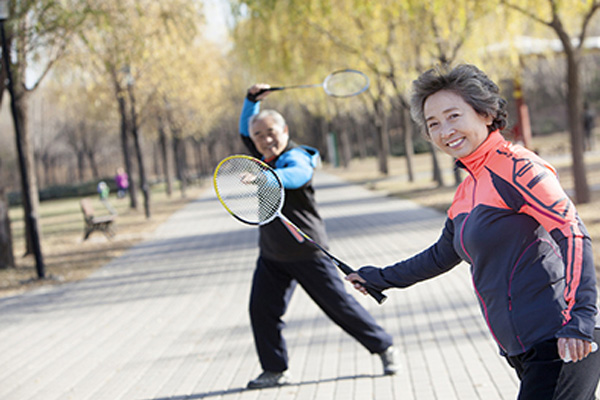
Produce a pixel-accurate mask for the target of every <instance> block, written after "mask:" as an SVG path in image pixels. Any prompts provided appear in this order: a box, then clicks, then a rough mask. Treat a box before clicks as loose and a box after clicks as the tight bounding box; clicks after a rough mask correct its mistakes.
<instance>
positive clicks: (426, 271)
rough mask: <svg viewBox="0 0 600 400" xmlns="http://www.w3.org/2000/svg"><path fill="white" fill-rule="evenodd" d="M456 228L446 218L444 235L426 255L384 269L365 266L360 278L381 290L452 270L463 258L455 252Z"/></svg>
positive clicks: (422, 254)
mask: <svg viewBox="0 0 600 400" xmlns="http://www.w3.org/2000/svg"><path fill="white" fill-rule="evenodd" d="M453 237H454V226H453V223H452V221H451V220H450V219H449V218H448V219H446V224H445V226H444V229H443V231H442V235H441V236H440V238H439V239H438V240H437V242H436V243H434V244H433V245H432V246H431V247H429V248H428V249H427V250H424V251H423V252H421V253H419V254H417V255H415V256H413V257H411V258H408V259H406V260H404V261H400V262H398V263H396V264H394V265H390V266H388V267H385V268H377V267H372V266H366V267H362V268H360V269H359V270H358V273H359V275H360V276H361V277H362V278H364V279H365V280H366V281H367V282H369V284H371V285H372V286H373V287H375V288H376V289H378V290H384V289H389V288H391V287H399V288H404V287H408V286H411V285H414V284H415V283H417V282H421V281H424V280H426V279H430V278H433V277H435V276H438V275H440V274H443V273H444V272H447V271H449V270H451V269H452V268H453V267H455V266H456V265H457V264H458V263H460V261H461V259H460V257H459V255H458V254H457V253H456V252H455V251H454V247H453V246H452V239H453Z"/></svg>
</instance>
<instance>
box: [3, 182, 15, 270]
mask: <svg viewBox="0 0 600 400" xmlns="http://www.w3.org/2000/svg"><path fill="white" fill-rule="evenodd" d="M5 189H6V188H5V187H4V184H3V182H1V181H0V269H8V268H14V267H15V256H14V252H13V241H12V233H11V230H10V218H9V216H8V210H9V204H8V199H7V197H6V190H5Z"/></svg>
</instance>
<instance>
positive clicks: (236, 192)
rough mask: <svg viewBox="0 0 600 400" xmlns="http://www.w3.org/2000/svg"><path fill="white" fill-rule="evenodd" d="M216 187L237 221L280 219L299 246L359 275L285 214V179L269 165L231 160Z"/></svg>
mask: <svg viewBox="0 0 600 400" xmlns="http://www.w3.org/2000/svg"><path fill="white" fill-rule="evenodd" d="M213 185H214V187H215V192H216V193H217V197H218V198H219V201H220V202H221V204H222V205H223V207H225V209H226V210H227V211H228V212H229V214H231V215H232V216H233V217H235V218H236V219H237V220H239V221H241V222H243V223H245V224H250V225H265V224H268V223H269V222H271V221H273V220H274V219H275V218H279V219H280V220H281V222H282V223H283V224H284V225H285V226H286V227H287V228H288V230H289V231H290V233H291V234H292V235H293V236H294V237H295V238H296V240H298V242H301V243H302V242H304V241H308V242H310V243H311V244H312V245H314V246H316V247H317V248H318V249H319V250H321V251H322V252H323V253H325V254H326V255H327V256H328V257H329V258H330V259H331V261H332V262H333V263H334V264H335V265H336V266H337V267H338V268H339V269H340V270H341V271H342V272H343V273H344V274H345V275H348V274H351V273H352V272H355V271H354V269H352V268H351V267H350V266H349V265H348V264H346V263H344V262H343V261H341V260H340V259H338V258H337V257H335V256H333V255H332V254H331V253H329V252H328V251H327V250H326V249H325V248H323V246H321V245H320V244H319V243H317V242H315V241H314V240H313V239H312V238H311V237H310V236H308V235H307V234H306V233H304V232H303V231H302V230H301V229H300V228H298V227H297V226H296V225H294V224H293V223H292V222H291V221H290V220H289V219H287V218H286V217H285V216H284V215H283V214H282V213H281V209H282V208H283V203H284V199H285V190H284V188H283V184H282V183H281V179H279V176H277V174H276V173H275V170H273V169H272V168H271V167H270V166H269V165H267V164H265V163H264V162H262V161H260V160H258V159H256V158H254V157H250V156H246V155H234V156H230V157H227V158H225V159H224V160H223V161H221V162H220V163H219V165H218V166H217V168H216V170H215V173H214V175H213ZM363 286H364V287H365V288H366V289H367V291H368V293H369V294H370V295H371V296H372V297H373V298H374V299H375V300H377V302H378V303H379V304H381V303H383V302H384V301H385V300H386V299H387V297H386V296H385V295H384V294H383V293H381V292H380V291H378V290H376V289H374V288H372V287H369V286H368V284H363Z"/></svg>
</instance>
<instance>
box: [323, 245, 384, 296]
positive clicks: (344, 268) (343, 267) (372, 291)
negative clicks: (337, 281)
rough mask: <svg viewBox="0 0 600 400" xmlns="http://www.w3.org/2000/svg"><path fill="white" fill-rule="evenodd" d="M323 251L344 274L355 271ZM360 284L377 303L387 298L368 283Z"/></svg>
mask: <svg viewBox="0 0 600 400" xmlns="http://www.w3.org/2000/svg"><path fill="white" fill-rule="evenodd" d="M323 251H324V252H325V253H326V254H327V255H328V256H329V257H330V258H331V259H332V261H333V263H334V264H335V265H336V266H337V267H338V268H339V269H340V270H341V271H342V272H343V273H344V274H346V275H349V274H351V273H353V272H356V271H355V270H354V269H352V267H350V266H349V265H348V264H346V263H345V262H343V261H341V260H339V259H337V258H335V257H334V256H332V255H331V254H329V253H328V252H327V251H326V250H324V249H323ZM361 285H362V286H363V287H364V288H365V289H366V290H367V293H369V295H370V296H371V297H372V298H374V299H375V300H376V301H377V303H379V304H383V302H384V301H386V300H387V296H386V295H385V294H383V293H381V292H380V291H379V290H377V289H375V288H373V287H371V286H369V284H368V283H366V284H365V283H361Z"/></svg>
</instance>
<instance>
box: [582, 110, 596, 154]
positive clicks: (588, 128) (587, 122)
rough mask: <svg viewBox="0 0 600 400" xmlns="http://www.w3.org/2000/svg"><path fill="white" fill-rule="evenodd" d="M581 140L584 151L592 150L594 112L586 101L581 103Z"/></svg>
mask: <svg viewBox="0 0 600 400" xmlns="http://www.w3.org/2000/svg"><path fill="white" fill-rule="evenodd" d="M583 134H584V136H583V138H584V141H585V142H584V143H585V148H584V149H585V150H586V151H590V150H594V111H593V110H592V107H591V106H590V103H588V102H587V101H586V102H585V103H583Z"/></svg>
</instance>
